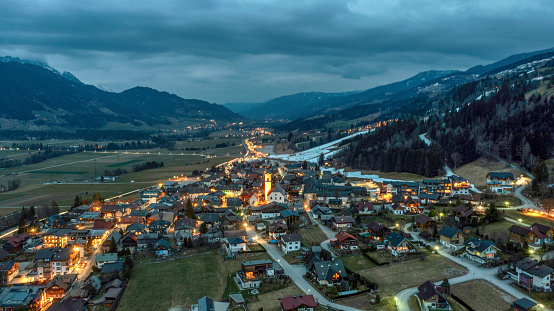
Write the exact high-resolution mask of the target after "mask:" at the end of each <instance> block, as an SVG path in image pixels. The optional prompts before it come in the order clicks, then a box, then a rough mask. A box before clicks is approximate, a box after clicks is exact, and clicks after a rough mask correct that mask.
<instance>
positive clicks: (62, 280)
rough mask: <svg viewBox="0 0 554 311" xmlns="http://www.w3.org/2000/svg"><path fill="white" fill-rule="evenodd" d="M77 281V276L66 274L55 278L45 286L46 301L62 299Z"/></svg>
mask: <svg viewBox="0 0 554 311" xmlns="http://www.w3.org/2000/svg"><path fill="white" fill-rule="evenodd" d="M75 280H77V274H66V275H58V276H55V277H54V278H53V279H52V280H50V282H48V284H47V285H46V288H45V289H44V290H45V293H46V299H56V300H59V299H62V298H63V297H65V294H66V293H67V292H68V291H69V289H71V286H72V285H73V283H74V282H75Z"/></svg>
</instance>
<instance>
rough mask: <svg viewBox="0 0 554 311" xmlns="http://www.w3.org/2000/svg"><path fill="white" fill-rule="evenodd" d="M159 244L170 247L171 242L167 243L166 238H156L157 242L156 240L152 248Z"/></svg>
mask: <svg viewBox="0 0 554 311" xmlns="http://www.w3.org/2000/svg"><path fill="white" fill-rule="evenodd" d="M160 246H164V247H167V248H171V243H169V241H168V240H164V239H161V240H158V242H156V244H154V249H156V248H158V247H160Z"/></svg>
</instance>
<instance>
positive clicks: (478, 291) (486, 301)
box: [451, 280, 516, 310]
mask: <svg viewBox="0 0 554 311" xmlns="http://www.w3.org/2000/svg"><path fill="white" fill-rule="evenodd" d="M451 292H452V294H454V295H456V296H458V297H459V298H460V299H462V300H463V301H464V302H465V303H467V304H468V305H469V306H470V307H472V308H473V309H475V310H509V309H510V304H511V302H512V301H514V300H516V299H515V298H514V297H513V296H511V295H509V294H508V293H506V292H504V291H503V290H501V289H499V288H497V287H496V286H494V285H492V284H491V283H489V282H487V281H484V280H474V281H469V282H465V283H460V284H456V285H453V286H452V287H451Z"/></svg>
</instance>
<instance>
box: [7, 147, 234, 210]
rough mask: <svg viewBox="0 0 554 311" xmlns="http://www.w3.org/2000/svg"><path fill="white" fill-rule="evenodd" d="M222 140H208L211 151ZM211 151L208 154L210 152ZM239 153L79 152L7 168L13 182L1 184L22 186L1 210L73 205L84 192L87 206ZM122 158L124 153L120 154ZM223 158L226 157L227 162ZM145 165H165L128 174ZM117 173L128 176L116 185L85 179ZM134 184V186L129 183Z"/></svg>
mask: <svg viewBox="0 0 554 311" xmlns="http://www.w3.org/2000/svg"><path fill="white" fill-rule="evenodd" d="M223 141H224V140H211V141H210V142H211V143H213V144H214V145H215V144H216V143H218V142H219V143H220V142H223ZM210 151H212V150H210ZM241 151H242V152H244V150H243V148H242V147H239V146H234V147H229V148H218V149H214V150H213V152H212V153H210V155H214V154H217V157H214V158H210V159H205V158H202V157H199V156H194V155H186V154H183V155H182V154H181V153H192V151H191V152H188V151H187V152H185V151H180V150H178V151H175V150H162V149H160V150H152V152H150V153H148V152H149V151H147V150H141V151H140V152H141V154H136V153H130V152H128V151H118V153H114V152H111V153H103V152H81V153H76V154H70V155H65V156H61V157H56V158H52V159H48V160H46V161H43V162H41V163H35V164H31V165H23V166H20V167H14V168H10V170H9V172H17V173H18V174H19V175H18V176H11V175H5V176H0V184H7V182H8V181H11V180H13V179H16V178H17V179H19V180H20V181H21V186H20V188H19V189H17V190H15V191H10V192H6V193H1V194H0V202H1V203H0V205H1V206H6V207H14V206H22V205H26V206H28V205H35V206H37V205H42V204H50V203H51V202H52V201H53V200H55V201H57V202H58V204H59V205H60V206H67V205H71V204H73V201H74V198H75V195H80V194H81V193H82V192H84V191H86V192H88V195H85V196H83V198H84V199H88V200H90V199H91V198H92V196H93V195H94V193H100V195H102V197H104V198H109V197H113V196H117V195H120V194H122V193H126V192H129V191H132V190H136V189H142V188H144V187H147V186H151V185H154V184H157V183H158V182H161V181H166V180H167V179H168V178H172V177H173V176H175V175H176V174H179V175H180V174H185V175H189V174H190V173H192V171H193V170H204V169H206V168H208V167H212V166H213V165H217V164H220V163H223V162H225V161H228V160H230V159H232V158H234V157H237V156H239V155H240V152H241ZM125 152H127V153H125ZM227 154H229V155H228V156H227ZM146 161H157V162H164V167H161V168H156V169H149V170H144V171H141V172H132V167H133V165H136V164H140V163H143V162H146ZM116 168H122V169H125V170H127V171H128V172H129V173H127V174H123V175H121V176H120V178H119V179H118V180H117V181H116V182H107V183H89V182H86V181H87V180H88V179H90V178H92V177H93V176H95V172H96V175H97V176H98V175H102V174H104V171H105V170H109V171H113V170H115V169H116ZM53 180H61V181H62V182H63V183H61V184H45V183H49V182H50V181H53ZM131 181H133V183H131Z"/></svg>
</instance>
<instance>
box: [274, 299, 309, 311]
mask: <svg viewBox="0 0 554 311" xmlns="http://www.w3.org/2000/svg"><path fill="white" fill-rule="evenodd" d="M281 306H282V307H283V310H284V311H287V310H296V309H298V308H299V307H304V308H313V307H317V302H316V301H315V299H314V296H313V295H299V296H293V297H285V298H281Z"/></svg>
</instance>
